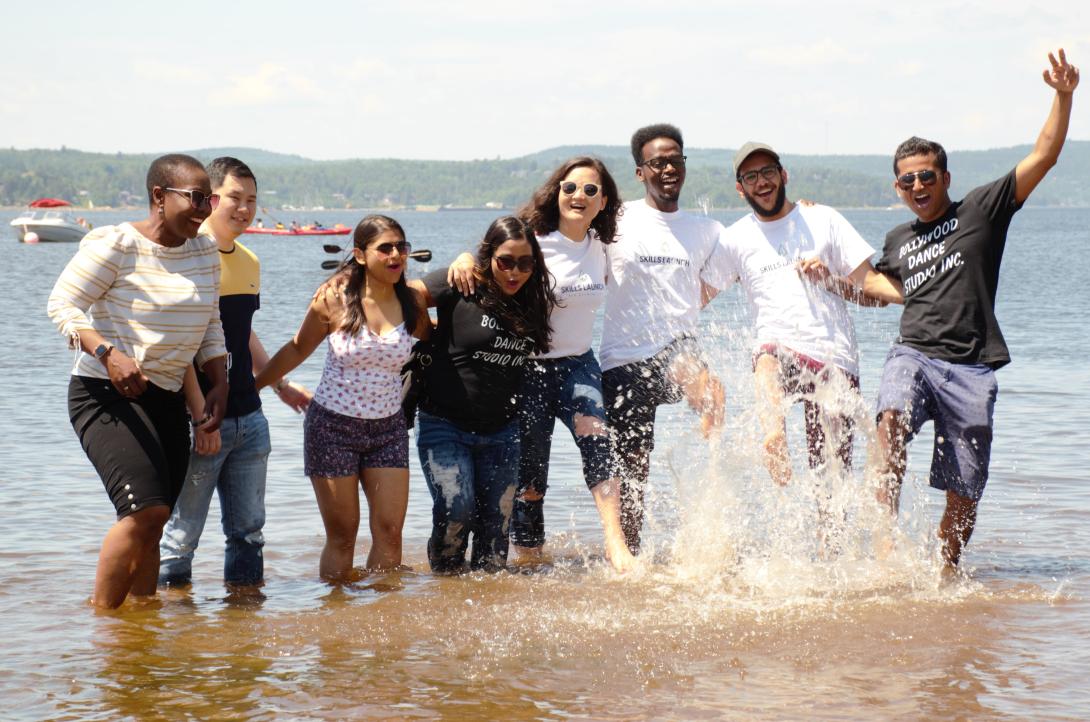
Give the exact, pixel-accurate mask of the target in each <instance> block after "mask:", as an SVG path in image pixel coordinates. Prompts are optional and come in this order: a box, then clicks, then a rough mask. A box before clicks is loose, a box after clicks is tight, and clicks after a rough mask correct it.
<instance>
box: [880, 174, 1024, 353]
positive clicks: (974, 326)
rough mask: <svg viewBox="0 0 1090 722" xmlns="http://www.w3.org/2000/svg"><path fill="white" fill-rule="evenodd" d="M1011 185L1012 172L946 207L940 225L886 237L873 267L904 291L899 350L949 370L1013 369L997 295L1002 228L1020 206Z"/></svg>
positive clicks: (906, 228)
mask: <svg viewBox="0 0 1090 722" xmlns="http://www.w3.org/2000/svg"><path fill="white" fill-rule="evenodd" d="M1014 186H1015V176H1014V171H1013V170H1012V171H1011V172H1010V173H1008V174H1007V175H1005V176H1003V177H1002V178H1000V179H999V180H997V181H994V182H992V183H989V184H987V185H983V186H980V187H979V188H974V189H973V190H972V191H970V192H969V193H968V194H967V195H966V196H965V198H964V199H962V200H961V201H958V202H957V203H952V204H950V208H948V209H947V211H946V213H944V214H943V216H942V217H941V218H939V219H937V220H934V221H931V222H930V223H923V222H921V221H919V220H916V221H913V222H911V223H905V224H903V225H900V226H897V227H896V228H894V229H893V230H892V231H890V232H889V233H888V234H887V235H886V244H885V247H884V249H883V250H882V258H881V260H880V261H879V262H878V264H877V266H876V268H877V269H878V270H879V271H881V272H883V273H888V274H889V275H891V276H894V277H896V278H898V279H899V280H900V281H901V283H902V285H903V286H904V292H905V309H904V313H903V314H902V315H901V332H900V335H899V337H898V339H897V342H898V343H902V344H904V345H906V346H909V347H911V348H914V349H916V350H918V351H920V352H921V353H923V354H924V355H926V356H928V357H930V358H935V359H940V360H943V361H949V362H951V363H962V364H975V363H981V364H987V365H989V366H992V367H993V368H999V367H1000V366H1005V365H1006V364H1008V363H1010V354H1009V353H1008V351H1007V344H1006V342H1004V340H1003V334H1002V332H1001V331H1000V330H999V322H998V321H997V320H996V318H995V296H996V291H997V289H998V287H999V266H1000V264H1001V263H1002V261H1003V249H1004V247H1005V246H1006V243H1007V229H1008V227H1009V226H1010V222H1011V218H1013V217H1014V213H1015V212H1016V211H1017V210H1018V209H1019V208H1021V207H1022V205H1021V204H1020V203H1018V201H1017V200H1016V199H1015V193H1014V191H1015V187H1014Z"/></svg>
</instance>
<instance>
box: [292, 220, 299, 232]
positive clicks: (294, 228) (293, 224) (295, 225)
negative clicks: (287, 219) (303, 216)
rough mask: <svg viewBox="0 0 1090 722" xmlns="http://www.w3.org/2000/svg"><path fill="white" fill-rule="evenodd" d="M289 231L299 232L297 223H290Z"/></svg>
mask: <svg viewBox="0 0 1090 722" xmlns="http://www.w3.org/2000/svg"><path fill="white" fill-rule="evenodd" d="M291 230H293V231H298V230H300V226H299V221H292V222H291Z"/></svg>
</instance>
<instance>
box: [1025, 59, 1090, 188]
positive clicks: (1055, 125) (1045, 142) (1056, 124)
mask: <svg viewBox="0 0 1090 722" xmlns="http://www.w3.org/2000/svg"><path fill="white" fill-rule="evenodd" d="M1058 55H1059V60H1057V59H1056V56H1054V55H1053V54H1052V53H1049V54H1048V62H1049V64H1051V66H1052V67H1051V68H1050V69H1048V70H1045V71H1044V79H1045V84H1046V85H1048V87H1050V88H1052V89H1054V90H1055V91H1056V95H1055V96H1053V98H1052V109H1051V110H1050V111H1049V113H1048V118H1047V119H1046V120H1045V125H1044V127H1043V128H1041V133H1040V135H1038V136H1037V143H1036V144H1034V146H1033V150H1032V151H1030V153H1029V155H1027V156H1026V157H1025V158H1023V159H1022V160H1021V161H1020V162H1019V163H1018V165H1017V166H1016V167H1015V169H1014V179H1015V184H1014V197H1015V198H1016V199H1017V201H1018V202H1019V203H1023V202H1025V200H1026V199H1027V198H1029V194H1030V193H1032V192H1033V190H1034V189H1035V188H1036V187H1037V184H1038V183H1040V182H1041V181H1042V180H1043V179H1044V177H1045V174H1046V173H1048V171H1049V169H1051V168H1052V166H1054V165H1056V161H1057V159H1059V157H1060V151H1061V150H1062V149H1063V147H1064V140H1066V139H1067V126H1068V122H1069V121H1070V120H1071V99H1072V96H1073V95H1074V93H1075V88H1076V87H1078V85H1079V69H1078V68H1076V67H1075V66H1074V65H1071V64H1070V63H1068V62H1067V54H1066V53H1064V50H1063V48H1060V50H1059V53H1058Z"/></svg>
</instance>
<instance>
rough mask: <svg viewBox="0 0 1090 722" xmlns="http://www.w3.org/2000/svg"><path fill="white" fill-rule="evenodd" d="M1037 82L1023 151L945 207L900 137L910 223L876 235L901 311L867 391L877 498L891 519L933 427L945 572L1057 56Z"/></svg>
mask: <svg viewBox="0 0 1090 722" xmlns="http://www.w3.org/2000/svg"><path fill="white" fill-rule="evenodd" d="M1048 58H1049V62H1050V63H1051V66H1052V67H1051V68H1050V69H1049V70H1046V71H1045V73H1044V80H1045V83H1047V84H1048V86H1049V87H1051V88H1053V89H1054V90H1055V91H1056V93H1055V96H1054V98H1053V101H1052V109H1051V111H1050V113H1049V116H1048V119H1047V120H1046V121H1045V125H1044V128H1042V129H1041V133H1040V135H1039V136H1038V138H1037V143H1036V145H1035V146H1034V148H1033V150H1032V151H1031V152H1030V154H1029V155H1027V156H1026V157H1025V158H1024V159H1022V161H1021V162H1019V163H1018V165H1017V166H1016V167H1015V168H1014V170H1012V171H1011V172H1010V173H1008V174H1006V175H1005V176H1004V177H1002V178H1000V179H999V180H997V181H994V182H992V183H989V184H987V185H984V186H981V187H979V188H975V189H973V190H972V191H970V192H969V193H968V194H967V195H966V196H965V198H964V199H963V200H961V201H958V202H956V203H954V202H951V200H950V195H949V187H950V173H949V172H948V171H947V170H946V152H945V151H944V150H943V148H942V146H941V145H939V144H938V143H934V142H932V141H927V140H923V139H922V138H916V137H913V138H909V139H908V140H906V141H905V142H904V143H902V144H901V145H900V146H899V147H898V148H897V152H896V154H895V156H894V160H893V170H894V175H895V178H896V180H895V181H894V187H895V188H896V190H897V194H898V195H899V196H900V198H901V200H902V201H903V202H904V203H905V205H907V206H908V207H909V208H910V209H911V210H912V212H913V213H915V214H916V217H917V220H916V221H913V222H911V223H906V224H904V225H901V226H898V227H897V228H894V229H893V230H892V231H890V232H889V234H888V235H887V236H886V243H885V248H884V250H883V252H882V258H881V260H880V261H879V263H878V265H877V270H878V271H879V272H883V273H886V274H888V275H889V276H891V277H893V278H895V279H897V280H899V281H900V282H901V284H902V287H903V289H904V297H905V310H904V314H903V315H902V316H901V329H900V334H899V336H898V338H897V342H896V343H895V344H894V346H893V348H892V349H891V350H890V353H889V356H888V357H887V359H886V364H885V367H884V368H883V371H882V383H881V387H880V390H879V393H878V440H879V446H880V447H881V452H882V453H881V456H882V458H881V460H880V468H879V471H880V473H881V479H882V486H881V489H880V491H879V500H880V501H881V502H883V503H885V504H886V505H888V506H889V508H890V511H891V512H893V514H896V512H897V506H898V501H899V497H900V489H901V482H902V479H903V477H904V472H905V451H906V445H907V443H908V442H909V441H910V440H911V438H912V437H913V436H914V435H915V434H916V432H918V431H919V429H920V427H921V426H922V425H923V424H924V422H926V421H934V423H935V448H934V455H933V457H932V461H931V474H930V482H931V486H933V487H935V488H937V489H942V490H944V491H945V492H946V510H945V513H944V514H943V518H942V522H941V524H940V527H939V538H940V539H941V541H942V551H943V558H944V560H945V561H946V563H947V564H948V565H949V567H951V568H952V567H956V566H957V563H958V560H959V559H960V557H961V551H962V548H963V547H964V545H965V544H966V543H967V542H968V541H969V537H970V535H971V534H972V533H973V526H974V524H975V522H976V510H977V503H978V502H979V500H980V497H981V495H982V494H983V493H984V485H985V483H986V482H987V480H988V461H989V458H990V454H991V440H992V412H993V410H994V407H995V400H996V395H997V393H998V387H997V386H996V382H995V369H998V368H1000V367H1001V366H1004V365H1006V364H1007V363H1008V362H1009V361H1010V356H1009V354H1008V352H1007V347H1006V344H1005V343H1004V342H1003V335H1002V333H1000V330H999V324H998V323H997V321H996V318H995V296H996V291H997V288H998V285H999V265H1000V263H1001V261H1002V259H1003V250H1004V246H1005V244H1006V238H1007V228H1008V226H1009V225H1010V221H1011V218H1012V217H1013V215H1014V213H1015V212H1016V211H1017V210H1018V209H1019V208H1021V207H1022V204H1023V203H1024V202H1025V200H1026V198H1028V197H1029V195H1030V193H1032V192H1033V189H1034V188H1036V187H1037V184H1038V183H1040V182H1041V180H1042V179H1043V178H1044V177H1045V174H1046V173H1047V172H1048V170H1049V169H1050V168H1051V167H1052V166H1053V165H1055V163H1056V160H1057V159H1058V158H1059V155H1060V150H1061V149H1062V148H1063V144H1064V139H1065V138H1066V136H1067V126H1068V121H1069V119H1070V116H1071V98H1072V94H1073V93H1074V90H1075V88H1076V86H1077V85H1078V83H1079V72H1078V69H1077V68H1075V67H1074V66H1072V65H1070V64H1068V62H1067V58H1066V56H1065V54H1064V51H1063V50H1062V49H1061V50H1060V51H1059V59H1058V60H1057V59H1056V57H1054V56H1053V55H1052V54H1051V53H1049V56H1048Z"/></svg>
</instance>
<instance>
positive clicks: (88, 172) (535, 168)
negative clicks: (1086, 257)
mask: <svg viewBox="0 0 1090 722" xmlns="http://www.w3.org/2000/svg"><path fill="white" fill-rule="evenodd" d="M1029 149H1030V147H1029V146H1015V147H1011V148H999V149H993V150H985V151H951V152H950V170H951V173H952V177H953V189H952V194H953V195H954V197H955V198H956V197H959V196H960V195H961V194H963V193H964V192H965V191H967V190H969V189H970V188H972V187H974V186H976V185H979V184H981V183H985V182H987V181H990V180H993V179H994V178H996V177H998V176H999V175H1001V174H1002V173H1004V172H1006V171H1008V170H1010V169H1011V168H1013V167H1014V165H1015V164H1016V163H1017V162H1018V160H1019V159H1021V158H1022V157H1024V156H1025V155H1026V153H1028V152H1029ZM189 152H190V153H191V154H192V155H195V156H196V157H198V158H200V159H201V160H204V161H208V160H211V159H212V158H214V157H216V156H218V155H234V156H237V157H238V158H241V159H242V160H243V161H245V162H247V163H248V164H250V166H251V167H252V168H253V169H254V172H255V174H256V175H257V176H258V184H259V192H260V193H261V204H262V205H265V206H269V207H281V206H284V205H292V206H305V207H314V206H324V207H326V208H380V207H384V206H389V207H413V206H429V207H430V206H444V205H452V206H471V207H472V206H484V205H486V204H493V205H499V206H503V207H505V208H514V207H517V206H518V205H520V204H521V203H523V202H525V200H526V199H527V198H528V197H529V195H530V193H531V192H532V191H533V189H534V188H536V187H537V186H538V185H539V184H540V183H541V182H543V181H544V180H545V179H546V178H547V177H548V175H549V173H550V172H551V171H552V170H553V169H554V168H555V167H556V166H557V165H558V164H559V162H560V161H561V160H563V159H565V158H567V157H570V156H572V155H577V154H584V153H586V154H591V155H597V156H598V157H600V158H601V159H602V160H603V161H605V163H606V165H607V166H608V167H609V168H610V169H611V171H612V172H613V175H614V177H615V179H616V180H617V183H618V185H619V186H620V189H621V194H622V196H623V197H624V198H625V199H631V198H638V197H640V196H642V194H643V192H642V188H641V187H640V185H639V183H638V182H637V181H636V179H635V174H634V164H633V160H632V157H631V155H630V154H629V152H628V149H627V148H625V147H623V146H563V147H559V148H551V149H548V150H544V151H541V152H538V153H534V154H531V155H527V156H522V157H519V158H511V159H480V160H467V161H426V160H398V159H392V158H391V159H358V160H334V161H315V160H309V159H307V158H303V157H300V156H292V155H284V154H279V153H273V152H269V151H263V150H257V149H253V148H208V149H202V150H197V151H189ZM732 153H733V151H732V150H728V149H704V148H687V149H686V155H687V156H688V158H689V160H688V169H687V179H686V182H685V193H684V196H683V199H682V200H683V205H685V206H687V207H696V206H706V207H709V208H715V209H726V208H739V207H742V206H744V201H742V200H741V199H740V198H739V197H738V194H737V192H736V191H735V187H734V178H733V174H732V170H731V165H730V162H731V155H732ZM154 157H155V155H154V154H131V153H130V154H126V153H116V154H106V153H87V152H83V151H77V150H71V149H67V148H61V149H60V150H45V149H32V150H16V149H14V148H10V149H7V150H0V205H5V206H21V205H25V204H26V203H28V202H30V201H31V200H33V199H35V198H41V197H59V198H64V199H66V200H68V201H71V202H73V203H74V204H76V205H80V206H91V205H93V206H142V205H144V204H145V203H146V202H147V200H146V191H145V189H144V175H145V173H146V172H147V167H148V164H149V163H150V162H151V160H152V159H153V158H154ZM1088 161H1090V141H1068V143H1067V147H1066V148H1065V149H1064V153H1063V155H1062V156H1061V158H1060V163H1059V165H1058V166H1057V167H1056V169H1054V170H1053V172H1051V173H1050V174H1049V176H1048V177H1047V178H1046V179H1045V181H1044V183H1042V184H1041V186H1040V187H1039V188H1038V189H1037V191H1036V192H1035V193H1034V195H1033V199H1032V200H1033V202H1034V205H1044V206H1086V205H1090V172H1088V171H1087V169H1088V168H1090V162H1088ZM783 162H784V165H785V166H786V167H787V169H788V172H789V183H788V192H789V195H790V197H792V198H811V199H814V200H817V201H819V202H822V203H826V204H829V205H832V206H837V207H842V208H847V207H853V208H858V207H871V208H881V207H886V206H889V205H891V204H895V203H897V202H898V201H897V197H896V195H895V193H894V191H893V188H892V179H893V171H892V161H891V159H890V157H889V156H879V155H791V154H785V155H784V157H783Z"/></svg>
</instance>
